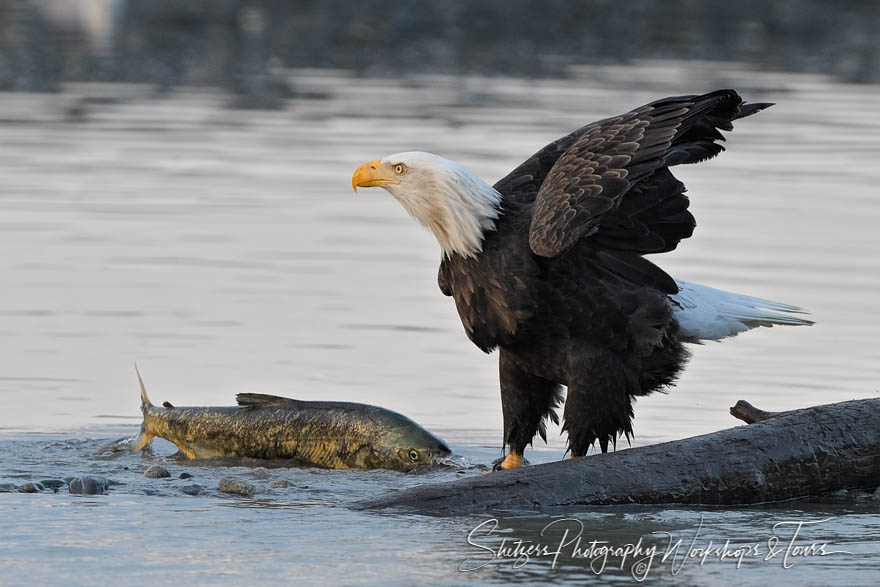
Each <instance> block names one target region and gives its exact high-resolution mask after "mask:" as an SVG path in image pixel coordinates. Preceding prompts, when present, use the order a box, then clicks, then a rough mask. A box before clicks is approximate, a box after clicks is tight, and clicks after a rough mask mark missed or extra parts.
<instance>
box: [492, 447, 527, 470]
mask: <svg viewBox="0 0 880 587" xmlns="http://www.w3.org/2000/svg"><path fill="white" fill-rule="evenodd" d="M522 466H523V456H522V455H520V454H517V453H515V452H510V453H507V456H506V457H504V460H503V461H501V462H500V463H495V466H494V467H492V471H491V472H493V473H494V472H495V471H503V470H504V469H518V468H520V467H522Z"/></svg>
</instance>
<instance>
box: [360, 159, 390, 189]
mask: <svg viewBox="0 0 880 587" xmlns="http://www.w3.org/2000/svg"><path fill="white" fill-rule="evenodd" d="M389 183H400V180H399V179H397V178H396V177H394V172H393V171H391V169H390V168H389V167H388V166H387V165H382V162H381V161H380V160H378V159H376V160H375V161H370V162H369V163H364V164H363V165H361V166H360V167H358V168H357V170H355V172H354V175H352V176H351V189H353V190H354V191H355V193H357V191H358V188H359V187H360V188H372V187H376V186H383V185H385V184H389Z"/></svg>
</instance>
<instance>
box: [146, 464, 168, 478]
mask: <svg viewBox="0 0 880 587" xmlns="http://www.w3.org/2000/svg"><path fill="white" fill-rule="evenodd" d="M144 477H146V478H147V479H165V478H166V477H171V473H169V472H168V469H166V468H165V467H161V466H159V465H152V466H150V468H148V469H147V470H146V471H144Z"/></svg>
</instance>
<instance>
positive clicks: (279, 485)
mask: <svg viewBox="0 0 880 587" xmlns="http://www.w3.org/2000/svg"><path fill="white" fill-rule="evenodd" d="M291 485H293V484H292V483H291V482H290V481H288V480H287V479H277V480H275V481H272V483H270V484H269V487H271V488H272V489H284V488H286V487H290V486H291Z"/></svg>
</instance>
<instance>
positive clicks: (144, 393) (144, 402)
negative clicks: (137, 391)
mask: <svg viewBox="0 0 880 587" xmlns="http://www.w3.org/2000/svg"><path fill="white" fill-rule="evenodd" d="M134 372H135V373H137V376H138V383H140V386H141V411H143V410H146V409H147V408H151V407H153V404H152V403H150V398H149V397H147V388H146V387H144V380H143V379H142V378H141V372H140V371H138V366H137V363H135V364H134Z"/></svg>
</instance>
